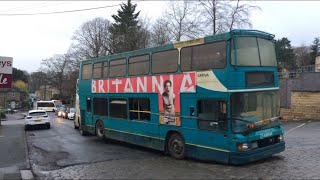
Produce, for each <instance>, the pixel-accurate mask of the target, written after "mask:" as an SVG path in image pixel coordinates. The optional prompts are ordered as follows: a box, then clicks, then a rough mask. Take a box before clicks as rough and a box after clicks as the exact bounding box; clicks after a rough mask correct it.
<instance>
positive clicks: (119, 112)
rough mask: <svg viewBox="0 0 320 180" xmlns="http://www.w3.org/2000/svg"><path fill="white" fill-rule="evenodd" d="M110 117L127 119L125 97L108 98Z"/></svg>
mask: <svg viewBox="0 0 320 180" xmlns="http://www.w3.org/2000/svg"><path fill="white" fill-rule="evenodd" d="M110 117H113V118H119V119H128V108H127V100H126V99H124V98H110Z"/></svg>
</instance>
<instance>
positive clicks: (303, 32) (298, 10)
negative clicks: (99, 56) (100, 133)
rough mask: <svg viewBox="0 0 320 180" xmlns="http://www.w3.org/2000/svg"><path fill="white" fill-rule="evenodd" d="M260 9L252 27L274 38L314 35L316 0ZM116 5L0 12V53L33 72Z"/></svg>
mask: <svg viewBox="0 0 320 180" xmlns="http://www.w3.org/2000/svg"><path fill="white" fill-rule="evenodd" d="M120 3H121V1H25V2H22V1H20V2H19V1H13V2H10V1H0V14H5V13H38V12H53V11H64V10H74V9H84V8H91V7H100V6H109V5H117V4H120ZM137 4H138V6H137V9H138V10H141V15H142V16H144V17H149V18H150V19H151V20H153V19H155V18H156V17H158V16H159V15H160V14H161V13H162V11H163V10H164V7H165V4H166V2H164V1H138V2H137ZM255 5H258V6H260V7H261V9H262V10H261V11H255V12H253V14H252V16H251V21H252V25H253V29H257V30H262V31H266V32H269V33H272V34H275V35H276V38H277V39H279V38H282V37H288V38H289V40H291V42H292V45H293V46H299V45H300V44H301V43H304V44H306V45H309V44H311V43H312V41H313V39H314V38H315V37H319V36H320V23H319V17H320V16H319V9H320V1H299V2H295V1H282V2H276V1H257V2H255ZM118 9H119V6H117V7H111V8H105V9H98V10H92V11H82V12H74V13H64V14H53V15H36V16H0V56H9V57H13V67H16V68H18V69H22V70H26V71H28V72H34V71H37V70H38V68H39V67H40V63H41V60H42V59H45V58H48V57H51V56H53V55H54V54H63V53H66V52H67V50H68V48H69V46H70V44H71V37H72V34H73V32H74V31H75V30H76V29H77V28H78V27H79V26H80V25H81V24H82V23H83V22H85V21H88V20H90V19H93V18H95V17H105V18H108V19H109V20H112V18H111V15H112V14H115V13H116V12H117V10H118Z"/></svg>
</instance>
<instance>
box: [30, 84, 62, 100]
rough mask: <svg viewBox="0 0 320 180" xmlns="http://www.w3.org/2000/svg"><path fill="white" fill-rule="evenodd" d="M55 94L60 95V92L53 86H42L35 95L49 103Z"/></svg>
mask: <svg viewBox="0 0 320 180" xmlns="http://www.w3.org/2000/svg"><path fill="white" fill-rule="evenodd" d="M54 94H59V90H58V89H57V88H55V87H53V86H51V85H48V84H47V85H41V86H40V88H39V90H37V91H36V92H35V95H36V96H37V97H38V98H40V99H41V100H43V101H48V100H51V99H52V98H53V95H54Z"/></svg>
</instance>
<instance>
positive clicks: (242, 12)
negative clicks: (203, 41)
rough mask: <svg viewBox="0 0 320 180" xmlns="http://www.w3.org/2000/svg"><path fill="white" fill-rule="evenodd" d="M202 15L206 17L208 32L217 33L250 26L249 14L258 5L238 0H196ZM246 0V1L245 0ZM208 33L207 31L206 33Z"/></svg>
mask: <svg viewBox="0 0 320 180" xmlns="http://www.w3.org/2000/svg"><path fill="white" fill-rule="evenodd" d="M198 1H199V3H200V5H201V7H202V10H201V12H202V15H203V17H204V18H205V19H206V24H207V27H209V28H210V30H209V31H208V32H210V33H209V34H217V33H221V32H225V31H228V30H231V29H233V28H234V27H238V28H240V27H247V26H248V27H251V22H250V15H251V12H252V11H253V10H256V9H259V10H260V7H258V6H253V5H250V4H246V3H242V2H240V0H237V1H232V0H198ZM246 2H247V1H246ZM207 34H208V33H207Z"/></svg>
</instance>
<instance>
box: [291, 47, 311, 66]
mask: <svg viewBox="0 0 320 180" xmlns="http://www.w3.org/2000/svg"><path fill="white" fill-rule="evenodd" d="M310 52H311V50H310V47H307V46H306V45H305V44H301V45H300V46H299V47H296V48H294V53H295V54H296V57H297V60H296V61H297V65H298V66H299V67H301V66H306V65H310V64H311V56H310Z"/></svg>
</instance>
